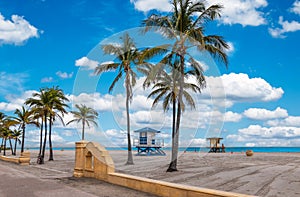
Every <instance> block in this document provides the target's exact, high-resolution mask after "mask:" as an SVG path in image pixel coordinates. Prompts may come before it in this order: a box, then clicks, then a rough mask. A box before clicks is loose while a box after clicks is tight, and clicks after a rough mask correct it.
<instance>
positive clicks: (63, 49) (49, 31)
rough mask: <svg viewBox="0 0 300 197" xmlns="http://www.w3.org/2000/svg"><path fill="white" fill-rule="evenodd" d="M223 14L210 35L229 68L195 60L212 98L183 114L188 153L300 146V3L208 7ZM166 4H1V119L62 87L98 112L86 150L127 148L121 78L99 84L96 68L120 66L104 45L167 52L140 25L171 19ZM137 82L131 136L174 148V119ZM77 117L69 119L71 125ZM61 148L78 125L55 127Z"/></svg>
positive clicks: (31, 132)
mask: <svg viewBox="0 0 300 197" xmlns="http://www.w3.org/2000/svg"><path fill="white" fill-rule="evenodd" d="M206 3H207V6H209V5H212V4H221V5H223V7H224V8H223V9H222V17H221V18H220V19H218V20H216V21H215V22H212V23H209V24H207V26H206V33H207V34H217V35H222V36H223V37H224V39H225V40H226V41H227V42H228V44H229V45H230V49H229V50H227V54H228V57H229V65H228V68H226V67H225V66H224V65H223V64H222V63H220V62H218V61H217V60H214V59H213V58H212V57H209V56H208V55H207V54H205V53H204V52H199V51H197V50H193V51H191V53H193V54H195V57H196V59H197V60H198V61H199V62H201V63H202V64H203V68H204V70H205V73H204V74H205V76H206V82H207V88H205V89H203V91H202V93H201V94H197V95H195V94H193V98H194V100H195V102H196V105H197V106H196V109H195V110H190V109H187V110H186V111H185V112H184V114H183V119H182V123H181V125H182V126H181V131H180V134H181V135H180V144H181V146H206V145H207V141H206V138H207V137H213V136H220V137H222V138H224V139H223V141H222V142H223V143H224V144H225V145H226V146H250V147H251V146H299V145H300V111H299V109H300V103H299V98H300V86H299V82H300V80H299V74H300V65H299V64H300V55H299V49H298V46H299V44H300V39H299V38H300V1H299V0H286V1H282V0H272V1H271V0H226V1H221V0H208V1H207V2H206ZM171 9H172V7H171V5H170V3H169V1H168V0H111V1H94V0H72V1H58V0H24V1H18V0H10V1H5V0H0V111H1V112H3V113H5V114H8V115H13V113H14V111H15V109H17V108H20V107H21V106H22V105H23V103H24V101H25V100H26V99H27V98H29V97H31V96H32V93H34V92H35V91H38V90H39V89H40V88H43V87H52V86H57V85H58V86H59V87H60V88H62V89H63V91H64V92H65V94H66V95H67V97H68V98H69V99H70V102H69V103H68V105H69V106H70V108H69V110H73V106H74V104H76V103H81V104H86V105H88V106H90V107H93V108H94V109H96V110H97V111H98V112H99V120H98V127H94V126H91V127H90V128H87V129H86V136H87V139H88V140H95V141H98V142H100V143H102V144H104V145H105V146H126V113H125V97H124V86H123V82H119V83H118V85H117V87H116V88H115V89H114V91H113V92H112V93H108V88H109V85H110V84H111V82H112V79H113V77H114V76H115V73H113V72H109V73H105V74H102V75H101V76H95V75H94V69H95V67H96V66H97V65H99V64H101V63H103V62H107V61H114V60H115V59H114V58H113V57H111V56H105V55H103V53H102V51H101V47H100V46H101V45H102V44H107V43H119V42H120V40H119V37H121V36H122V35H123V34H124V32H129V34H130V35H131V36H132V37H133V38H134V40H135V42H136V45H137V46H138V47H149V46H155V45H158V44H161V43H162V42H169V41H168V40H166V39H165V38H162V37H160V36H159V35H158V34H157V33H155V32H152V33H149V34H146V35H141V34H140V33H139V30H140V29H141V22H142V20H144V19H145V18H147V17H148V16H149V15H150V14H151V13H158V14H166V13H168V12H169V11H170V10H171ZM144 79H145V77H144V76H142V75H138V83H137V85H136V86H135V87H134V90H133V101H132V103H131V106H130V107H131V108H130V115H131V131H132V135H133V138H136V137H137V136H136V134H135V133H134V132H133V131H134V130H137V129H140V128H143V127H152V128H155V129H158V130H161V133H160V134H159V137H160V138H163V139H164V140H165V145H166V146H169V145H170V136H171V120H172V116H171V110H169V112H166V113H164V111H163V110H162V107H161V105H158V106H157V107H156V108H151V106H152V102H153V98H149V99H147V96H148V94H149V93H150V92H151V89H146V90H144V89H143V88H142V83H143V80H144ZM71 119H72V114H70V113H69V114H66V115H65V116H64V120H65V122H68V121H69V120H71ZM53 132H54V133H53V143H54V146H74V142H75V141H78V140H80V136H81V133H80V132H81V125H77V124H70V125H68V126H66V127H64V126H63V125H62V124H61V123H59V122H56V123H55V125H54V131H53ZM38 141H39V131H38V129H37V128H34V127H28V128H27V135H26V144H25V146H27V147H30V146H36V145H37V144H38Z"/></svg>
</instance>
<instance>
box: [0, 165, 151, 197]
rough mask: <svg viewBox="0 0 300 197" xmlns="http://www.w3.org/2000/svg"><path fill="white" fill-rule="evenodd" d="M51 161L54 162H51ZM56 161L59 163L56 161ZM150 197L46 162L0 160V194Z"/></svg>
mask: <svg viewBox="0 0 300 197" xmlns="http://www.w3.org/2000/svg"><path fill="white" fill-rule="evenodd" d="M52 165H55V162H52ZM58 165H60V164H59V163H58ZM35 196H36V197H38V196H43V197H68V196H71V197H82V196H84V197H95V196H101V197H123V196H128V197H150V196H153V195H150V194H146V193H143V192H138V191H135V190H131V189H127V188H124V187H119V186H116V185H112V184H109V183H106V182H103V181H99V180H95V179H90V178H73V177H72V176H71V173H70V172H66V171H59V170H57V169H54V168H53V169H51V168H49V165H30V166H20V165H18V164H14V163H9V162H4V161H0V197H35Z"/></svg>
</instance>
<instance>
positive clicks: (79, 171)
mask: <svg viewBox="0 0 300 197" xmlns="http://www.w3.org/2000/svg"><path fill="white" fill-rule="evenodd" d="M87 143H88V142H87V141H80V142H76V143H75V145H76V147H75V148H76V151H75V168H74V173H73V176H74V177H83V172H84V167H85V154H84V153H85V148H86V145H87Z"/></svg>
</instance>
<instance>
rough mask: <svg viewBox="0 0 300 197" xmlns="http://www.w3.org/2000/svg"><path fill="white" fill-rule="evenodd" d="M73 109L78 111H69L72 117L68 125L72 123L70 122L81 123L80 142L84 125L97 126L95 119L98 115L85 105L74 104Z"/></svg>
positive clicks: (82, 138)
mask: <svg viewBox="0 0 300 197" xmlns="http://www.w3.org/2000/svg"><path fill="white" fill-rule="evenodd" d="M75 107H76V108H77V109H78V111H71V113H72V114H73V116H74V119H73V120H70V121H69V122H68V123H67V125H68V124H70V123H72V122H77V123H79V122H81V124H82V137H81V140H84V128H85V124H87V126H88V127H89V126H90V123H93V124H94V125H96V126H97V122H96V119H97V118H98V113H97V112H96V111H95V110H94V109H93V108H91V107H87V106H86V105H83V104H81V105H78V104H76V105H75Z"/></svg>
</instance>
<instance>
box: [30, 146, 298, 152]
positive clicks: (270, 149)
mask: <svg viewBox="0 0 300 197" xmlns="http://www.w3.org/2000/svg"><path fill="white" fill-rule="evenodd" d="M53 149H54V150H75V147H55V148H53ZM106 149H107V150H127V147H106ZM27 150H39V148H27ZM132 150H133V151H137V149H136V148H135V147H133V148H132ZM162 150H166V151H170V150H171V147H164V148H162ZM247 150H252V151H253V152H257V153H263V152H265V153H272V152H277V153H278V152H279V153H297V152H299V153H300V147H226V148H225V152H246V151H247ZM179 151H182V152H183V151H187V152H203V153H205V152H208V151H209V148H206V147H180V148H179Z"/></svg>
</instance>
